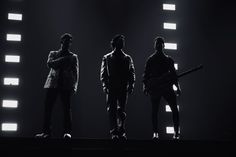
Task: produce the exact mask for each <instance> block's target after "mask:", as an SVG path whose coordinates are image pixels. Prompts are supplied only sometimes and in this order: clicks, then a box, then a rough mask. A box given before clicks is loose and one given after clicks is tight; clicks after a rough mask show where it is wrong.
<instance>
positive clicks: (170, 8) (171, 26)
mask: <svg viewBox="0 0 236 157" xmlns="http://www.w3.org/2000/svg"><path fill="white" fill-rule="evenodd" d="M162 9H163V11H165V12H175V10H176V5H175V4H166V3H164V4H163V8H162ZM163 29H165V30H169V31H175V30H176V29H177V25H176V23H174V22H169V21H168V22H164V23H163ZM177 46H178V45H177V43H165V49H166V50H174V51H176V50H177ZM174 66H175V69H176V70H178V69H179V66H178V63H175V64H174ZM173 89H174V91H176V90H177V87H176V86H175V85H173ZM178 110H179V106H178ZM165 111H166V112H168V113H169V112H171V108H170V106H169V105H166V106H165ZM166 133H167V134H174V127H173V126H167V127H166Z"/></svg>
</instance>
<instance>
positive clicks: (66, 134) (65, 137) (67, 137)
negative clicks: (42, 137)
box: [63, 133, 71, 139]
mask: <svg viewBox="0 0 236 157" xmlns="http://www.w3.org/2000/svg"><path fill="white" fill-rule="evenodd" d="M63 138H64V139H71V134H69V133H65V134H64V135H63Z"/></svg>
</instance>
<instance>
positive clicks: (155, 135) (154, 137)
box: [152, 132, 159, 140]
mask: <svg viewBox="0 0 236 157" xmlns="http://www.w3.org/2000/svg"><path fill="white" fill-rule="evenodd" d="M152 139H153V140H158V139H159V135H158V133H156V132H154V133H153V137H152Z"/></svg>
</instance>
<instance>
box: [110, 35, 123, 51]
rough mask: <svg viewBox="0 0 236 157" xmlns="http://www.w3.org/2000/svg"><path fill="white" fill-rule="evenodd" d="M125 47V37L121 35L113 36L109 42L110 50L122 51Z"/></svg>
mask: <svg viewBox="0 0 236 157" xmlns="http://www.w3.org/2000/svg"><path fill="white" fill-rule="evenodd" d="M124 45H125V37H124V36H123V35H120V34H118V35H115V37H114V38H113V39H112V40H111V46H112V49H122V48H123V47H124Z"/></svg>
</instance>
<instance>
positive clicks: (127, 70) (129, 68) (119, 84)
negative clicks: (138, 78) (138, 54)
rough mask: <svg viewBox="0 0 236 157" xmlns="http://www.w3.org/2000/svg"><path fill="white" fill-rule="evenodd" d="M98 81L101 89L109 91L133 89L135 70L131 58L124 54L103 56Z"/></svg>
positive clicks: (113, 53) (115, 53) (114, 53)
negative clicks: (100, 83) (99, 80)
mask: <svg viewBox="0 0 236 157" xmlns="http://www.w3.org/2000/svg"><path fill="white" fill-rule="evenodd" d="M100 79H101V82H102V86H103V88H107V89H109V90H125V91H127V89H128V88H131V89H133V88H134V83H135V69H134V64H133V60H132V58H131V57H130V56H129V55H127V54H125V53H124V52H122V51H121V52H120V53H117V52H114V51H112V52H111V53H108V54H106V55H104V56H103V59H102V65H101V73H100Z"/></svg>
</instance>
